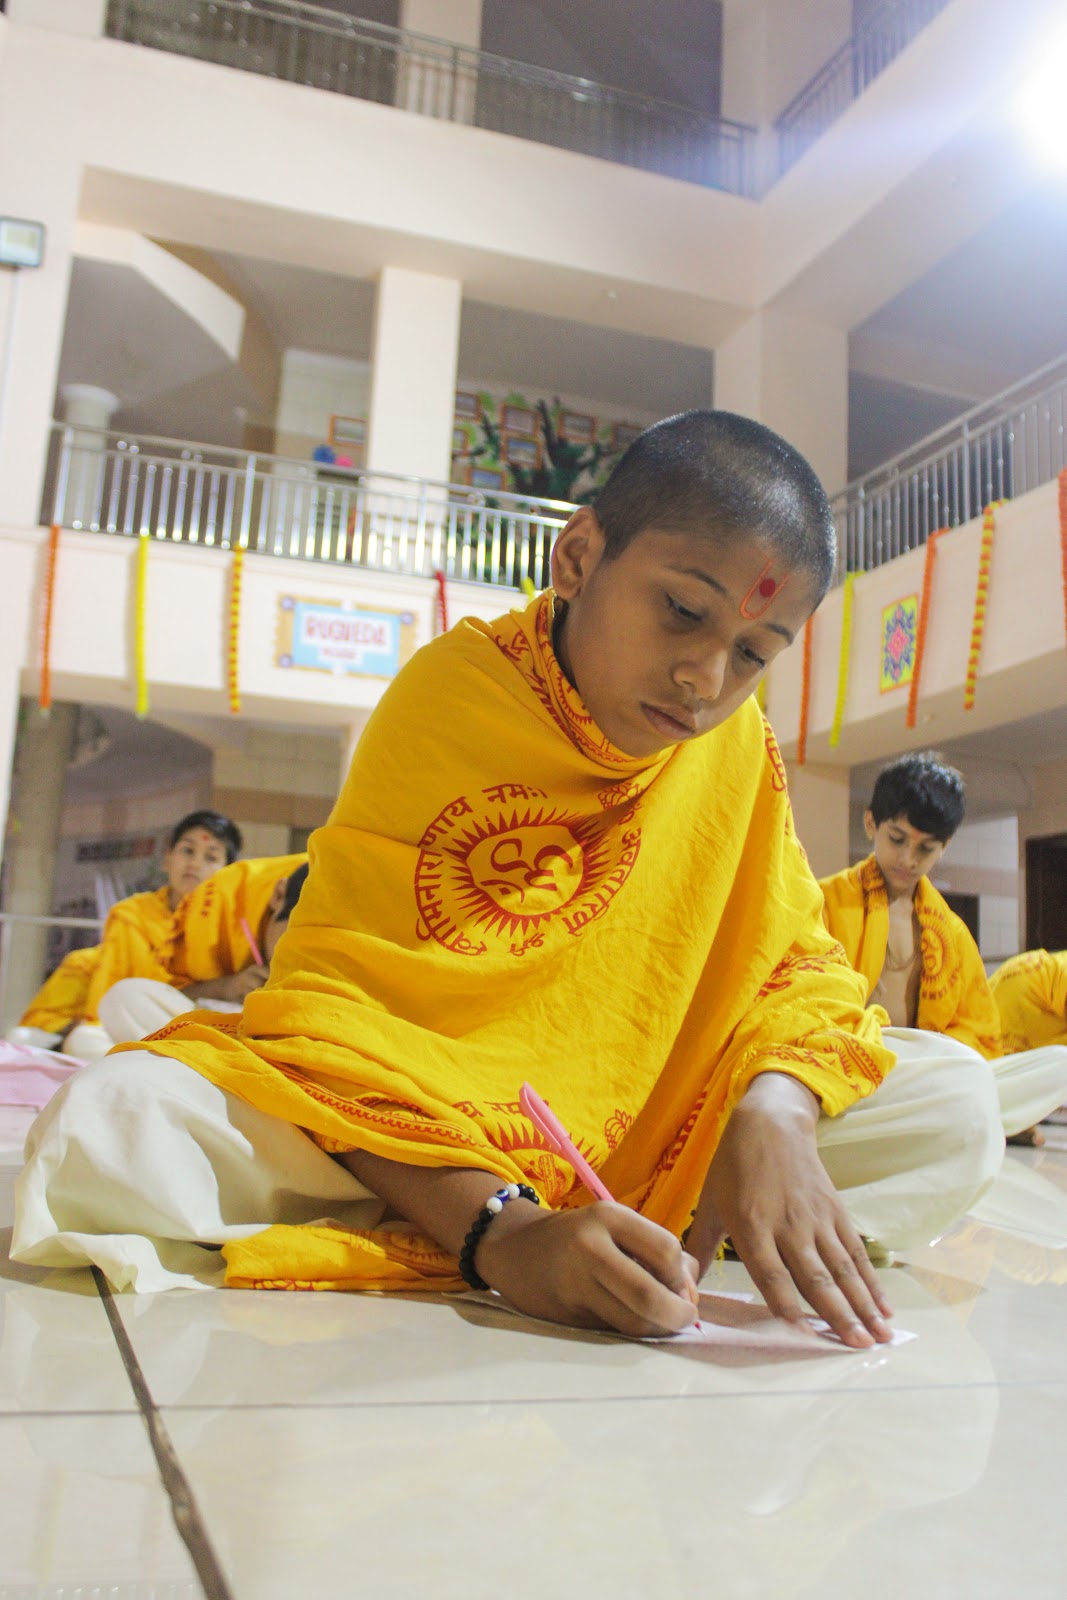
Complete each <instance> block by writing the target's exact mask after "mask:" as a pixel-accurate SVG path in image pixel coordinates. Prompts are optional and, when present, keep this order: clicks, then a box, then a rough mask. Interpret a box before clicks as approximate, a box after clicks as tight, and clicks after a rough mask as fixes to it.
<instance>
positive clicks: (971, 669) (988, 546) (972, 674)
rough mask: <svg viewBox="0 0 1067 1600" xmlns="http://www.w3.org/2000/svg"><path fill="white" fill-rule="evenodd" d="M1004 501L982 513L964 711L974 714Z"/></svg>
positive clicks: (994, 501) (996, 501) (964, 688)
mask: <svg viewBox="0 0 1067 1600" xmlns="http://www.w3.org/2000/svg"><path fill="white" fill-rule="evenodd" d="M1003 504H1004V502H1003V500H993V501H991V502H990V503H989V505H987V506H986V508H985V510H984V511H983V513H982V544H981V548H980V549H979V552H978V584H977V587H976V588H975V591H974V615H973V617H972V619H971V648H970V653H969V655H968V657H967V676H966V678H965V680H964V685H963V709H964V711H973V710H974V696H975V691H976V689H977V687H978V663H979V661H980V660H981V656H982V639H983V637H984V635H985V619H986V610H987V609H988V605H989V569H990V566H991V564H992V560H993V533H994V531H995V527H996V512H997V509H998V508H999V507H1000V506H1002V505H1003Z"/></svg>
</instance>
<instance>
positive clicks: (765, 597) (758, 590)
mask: <svg viewBox="0 0 1067 1600" xmlns="http://www.w3.org/2000/svg"><path fill="white" fill-rule="evenodd" d="M770 571H771V564H770V562H769V561H768V562H766V563H765V564H764V567H763V571H762V572H761V573H760V575H759V577H758V578H757V579H756V581H755V583H754V584H753V585H752V587H751V589H750V590H749V591H748V593H747V594H746V596H745V598H744V599H743V600H742V602H741V615H742V616H743V617H747V618H748V620H749V621H750V622H756V621H757V620H758V619H759V618H760V617H762V615H763V613H764V612H765V611H766V610H767V608H768V606H769V605H770V603H771V601H772V600H773V599H774V598H775V596H776V595H779V594H781V592H782V590H783V589H784V588H785V586H786V584H787V583H788V582H789V574H788V573H786V575H785V577H784V578H783V579H782V580H781V582H779V580H778V579H777V578H772V577H771V575H770ZM753 596H758V597H759V599H760V600H762V601H763V604H762V605H761V606H759V607H758V608H755V609H754V608H753V606H752V604H751V602H752V599H753Z"/></svg>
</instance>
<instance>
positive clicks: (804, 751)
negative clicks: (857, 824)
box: [797, 617, 815, 767]
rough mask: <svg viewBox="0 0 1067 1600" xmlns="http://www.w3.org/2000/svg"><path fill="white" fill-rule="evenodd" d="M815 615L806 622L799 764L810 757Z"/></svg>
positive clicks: (801, 673)
mask: <svg viewBox="0 0 1067 1600" xmlns="http://www.w3.org/2000/svg"><path fill="white" fill-rule="evenodd" d="M814 620H815V619H814V617H809V618H808V620H807V622H805V624H804V661H803V666H802V667H801V671H800V727H799V729H798V731H797V766H798V767H802V766H803V765H804V763H805V762H806V761H807V759H808V714H809V711H810V709H811V625H812V623H813V622H814Z"/></svg>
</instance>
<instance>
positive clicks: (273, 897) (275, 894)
mask: <svg viewBox="0 0 1067 1600" xmlns="http://www.w3.org/2000/svg"><path fill="white" fill-rule="evenodd" d="M288 886H289V879H288V878H279V879H278V881H277V883H276V884H275V885H274V888H273V889H272V890H271V892H270V899H269V900H268V902H267V915H268V916H271V917H276V916H277V915H278V912H279V911H280V910H281V909H282V906H283V905H284V904H285V891H286V889H287V888H288Z"/></svg>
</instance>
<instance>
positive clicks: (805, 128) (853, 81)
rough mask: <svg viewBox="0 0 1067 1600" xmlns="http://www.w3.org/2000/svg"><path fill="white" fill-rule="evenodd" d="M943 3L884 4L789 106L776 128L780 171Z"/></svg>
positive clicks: (900, 0)
mask: <svg viewBox="0 0 1067 1600" xmlns="http://www.w3.org/2000/svg"><path fill="white" fill-rule="evenodd" d="M946 4H947V0H884V3H883V4H882V5H881V6H879V7H878V9H877V11H875V12H874V13H873V14H872V15H871V16H870V17H869V18H868V19H867V21H866V22H865V23H864V25H863V27H862V28H860V29H859V30H858V31H857V32H856V33H854V34H853V36H852V38H851V39H848V40H846V42H845V43H844V44H843V45H842V46H841V48H840V50H838V52H837V53H836V55H833V56H831V57H830V59H829V61H827V62H826V64H825V66H823V67H821V68H820V69H819V71H818V72H817V73H816V74H815V76H814V78H812V80H811V82H810V83H807V84H805V86H804V88H803V89H801V91H800V93H799V94H798V95H797V96H796V97H795V98H794V99H793V100H791V101H790V102H789V104H788V105H787V106H786V108H785V110H784V111H783V112H782V114H781V116H780V117H779V118H778V120H777V121H776V123H775V125H774V126H775V131H776V133H777V135H778V172H779V175H781V174H782V173H785V172H788V171H789V168H790V167H791V166H793V165H794V164H795V163H796V162H797V161H799V160H800V158H801V156H802V155H803V154H804V152H805V150H807V149H808V148H809V146H811V145H813V144H814V143H815V141H816V139H818V138H819V137H820V136H821V135H822V134H823V133H825V132H826V129H827V128H828V127H830V125H831V123H834V122H836V121H837V119H838V117H840V116H841V115H842V113H843V112H845V111H847V109H848V107H849V106H850V105H851V104H852V102H853V100H856V99H858V98H859V96H860V95H861V94H862V93H863V91H864V89H866V87H867V85H868V84H869V83H872V82H873V81H874V79H875V78H877V77H878V75H879V74H880V73H882V72H884V71H885V69H886V67H888V66H889V64H890V62H892V61H895V60H896V58H897V56H898V55H899V54H900V52H901V51H902V50H903V49H904V48H905V46H906V45H908V44H910V43H911V41H912V40H913V39H914V38H915V36H916V34H918V33H921V32H922V30H923V28H925V27H926V25H927V23H928V22H932V21H933V19H934V17H936V16H937V14H938V12H939V11H943V10H944V8H945V6H946Z"/></svg>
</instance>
